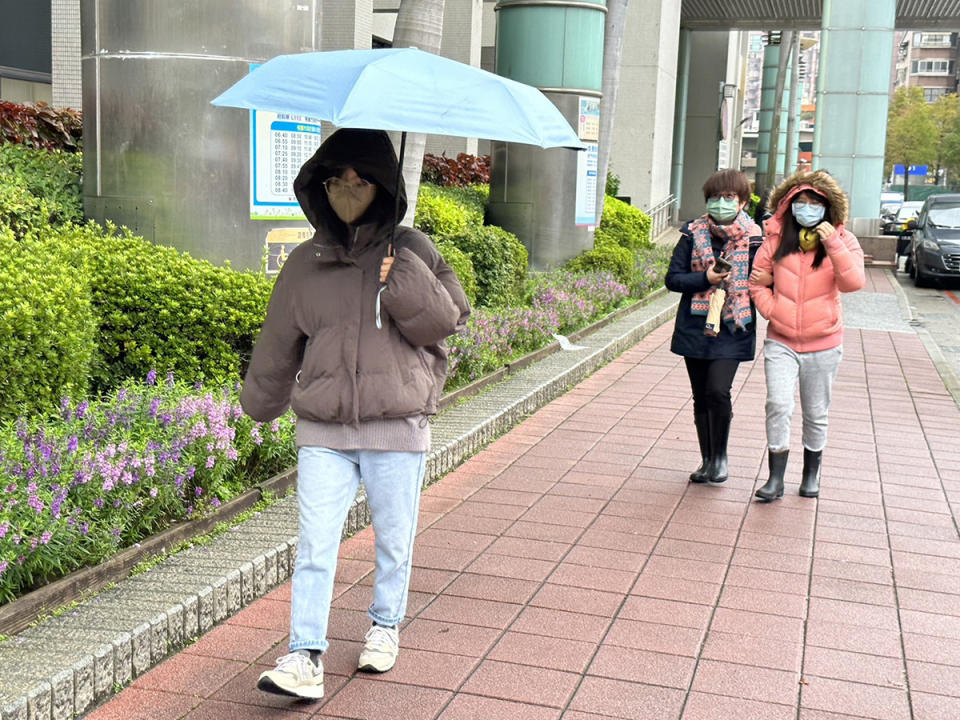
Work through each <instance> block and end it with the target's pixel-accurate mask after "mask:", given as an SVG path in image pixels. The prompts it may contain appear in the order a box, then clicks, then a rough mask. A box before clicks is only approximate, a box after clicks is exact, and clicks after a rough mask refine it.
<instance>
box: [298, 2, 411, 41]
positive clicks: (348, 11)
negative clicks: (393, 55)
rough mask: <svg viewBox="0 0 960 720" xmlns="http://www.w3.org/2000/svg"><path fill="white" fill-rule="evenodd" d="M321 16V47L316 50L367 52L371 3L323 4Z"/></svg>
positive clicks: (369, 35)
mask: <svg viewBox="0 0 960 720" xmlns="http://www.w3.org/2000/svg"><path fill="white" fill-rule="evenodd" d="M321 12H322V13H323V14H322V15H321V19H320V22H319V27H320V44H319V47H317V48H316V49H318V50H353V49H354V48H356V49H359V50H369V49H370V47H371V45H372V40H373V0H351V1H350V2H345V3H323V5H322V11H321ZM394 17H396V16H394Z"/></svg>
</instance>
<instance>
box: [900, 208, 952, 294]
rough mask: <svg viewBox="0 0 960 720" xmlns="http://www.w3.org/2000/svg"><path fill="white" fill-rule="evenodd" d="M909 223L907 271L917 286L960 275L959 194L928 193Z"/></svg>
mask: <svg viewBox="0 0 960 720" xmlns="http://www.w3.org/2000/svg"><path fill="white" fill-rule="evenodd" d="M911 226H913V228H914V232H913V240H912V242H911V243H910V252H909V255H908V257H907V272H909V273H910V277H912V278H913V280H914V282H915V283H916V284H917V286H918V287H919V286H922V285H926V284H928V283H929V282H930V281H931V280H933V279H941V278H942V279H947V278H958V279H960V195H952V194H951V195H931V196H930V197H928V198H927V199H926V201H925V202H924V203H923V207H922V208H921V209H920V214H919V215H918V216H917V219H916V220H911V221H910V222H909V223H908V228H909V227H911Z"/></svg>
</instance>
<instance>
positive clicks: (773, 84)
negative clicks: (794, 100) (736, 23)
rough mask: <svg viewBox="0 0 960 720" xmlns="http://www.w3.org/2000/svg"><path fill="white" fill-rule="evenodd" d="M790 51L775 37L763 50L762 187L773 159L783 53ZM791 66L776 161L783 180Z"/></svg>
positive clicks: (759, 151) (758, 172)
mask: <svg viewBox="0 0 960 720" xmlns="http://www.w3.org/2000/svg"><path fill="white" fill-rule="evenodd" d="M781 52H789V46H788V47H783V46H781V44H780V37H779V35H776V36H773V37H772V38H771V39H770V40H769V41H768V44H767V46H766V47H765V48H764V50H763V87H762V90H761V92H760V113H759V116H758V120H759V122H760V131H759V133H758V134H757V170H756V175H757V186H758V187H759V186H760V184H761V181H760V179H761V178H762V177H764V176H765V175H766V173H768V172H769V169H770V167H769V160H770V145H771V142H770V132H771V129H772V127H773V124H774V122H773V113H774V106H775V105H776V103H777V100H776V97H777V76H778V74H779V68H780V53H781ZM790 69H791V66H790V65H789V64H788V65H787V75H786V77H785V79H784V83H783V88H784V92H783V97H781V99H780V130H779V132H778V136H779V137H778V140H777V143H776V146H777V157H776V162H775V168H776V169H775V174H776V175H777V176H778V177H782V176H783V173H784V168H785V165H786V154H785V152H784V151H785V149H786V147H787V113H788V109H789V92H788V91H789V89H790V74H789V71H790Z"/></svg>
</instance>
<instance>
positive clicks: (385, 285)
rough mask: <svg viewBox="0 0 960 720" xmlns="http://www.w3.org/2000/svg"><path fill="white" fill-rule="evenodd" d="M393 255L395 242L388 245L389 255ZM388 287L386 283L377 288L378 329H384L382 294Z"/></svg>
mask: <svg viewBox="0 0 960 720" xmlns="http://www.w3.org/2000/svg"><path fill="white" fill-rule="evenodd" d="M391 256H393V243H390V244H389V245H387V257H391ZM386 289H387V284H386V283H381V284H380V289H379V290H377V301H376V314H377V318H376V319H377V330H382V329H383V323H382V322H381V321H380V294H381V293H382V292H383V291H384V290H386Z"/></svg>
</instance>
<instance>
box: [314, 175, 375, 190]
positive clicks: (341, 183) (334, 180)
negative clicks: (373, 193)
mask: <svg viewBox="0 0 960 720" xmlns="http://www.w3.org/2000/svg"><path fill="white" fill-rule="evenodd" d="M371 185H373V183H372V182H370V181H369V180H364V179H363V178H358V179H357V180H355V181H353V182H347V181H346V180H344V179H343V178H339V177H331V178H327V179H326V180H324V181H323V188H324V190H326V191H327V192H330V191H331V190H339V189H341V188H347V187H358V188H368V187H370V186H371Z"/></svg>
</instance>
